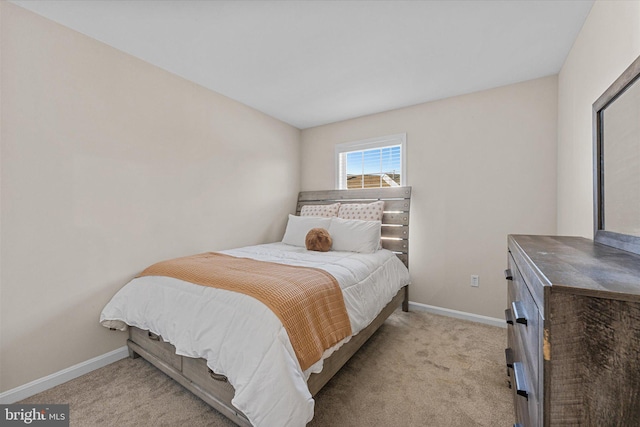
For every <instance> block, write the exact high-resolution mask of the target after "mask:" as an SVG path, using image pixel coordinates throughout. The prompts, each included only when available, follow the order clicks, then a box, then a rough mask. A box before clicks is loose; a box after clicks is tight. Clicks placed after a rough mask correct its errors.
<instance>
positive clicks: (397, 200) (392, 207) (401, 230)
mask: <svg viewBox="0 0 640 427" xmlns="http://www.w3.org/2000/svg"><path fill="white" fill-rule="evenodd" d="M376 200H384V215H383V217H382V247H383V248H385V249H388V250H390V251H392V252H395V253H396V255H398V258H400V260H401V261H402V262H403V263H404V265H406V266H407V267H409V207H410V205H411V187H385V188H367V189H362V190H325V191H302V192H300V194H299V195H298V206H297V208H296V214H297V215H300V210H301V209H302V207H303V206H304V205H321V204H330V203H336V202H340V203H370V202H375V201H376Z"/></svg>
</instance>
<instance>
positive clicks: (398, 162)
mask: <svg viewBox="0 0 640 427" xmlns="http://www.w3.org/2000/svg"><path fill="white" fill-rule="evenodd" d="M406 145H407V135H406V134H404V133H401V134H397V135H389V136H382V137H378V138H371V139H366V140H363V141H354V142H345V143H343V144H338V145H336V170H337V173H336V188H338V189H339V190H351V189H354V188H380V187H398V186H403V185H406V169H407V168H406V155H405V152H406Z"/></svg>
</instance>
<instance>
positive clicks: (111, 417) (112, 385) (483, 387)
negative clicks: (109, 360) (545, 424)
mask: <svg viewBox="0 0 640 427" xmlns="http://www.w3.org/2000/svg"><path fill="white" fill-rule="evenodd" d="M505 343H506V329H501V328H497V327H492V326H486V325H481V324H477V323H472V322H467V321H462V320H458V319H453V318H450V317H443V316H436V315H432V314H428V313H422V312H411V313H403V312H401V311H396V312H395V313H393V314H392V315H391V317H390V318H389V319H388V320H387V322H386V323H385V324H384V325H383V326H382V327H381V328H380V330H379V331H378V332H377V333H376V334H374V335H373V337H371V339H370V340H369V341H368V342H367V343H366V344H365V346H364V347H363V348H362V349H360V351H359V352H358V353H357V354H356V355H355V356H354V357H353V358H352V359H351V360H350V361H349V362H348V363H347V365H345V366H344V367H343V368H342V370H341V371H340V372H339V373H338V374H337V375H336V376H335V377H334V378H333V379H332V380H331V381H330V382H329V383H328V384H327V386H326V387H325V388H324V389H323V390H322V391H320V393H319V394H318V395H317V396H316V406H315V416H314V419H313V421H311V423H310V424H309V427H320V426H349V427H357V426H367V427H369V426H434V427H446V426H466V427H470V426H487V427H498V426H512V425H513V420H514V416H513V408H512V402H511V394H510V390H509V389H508V388H507V385H506V377H505V373H506V369H505V365H504V347H505ZM21 403H45V404H55V403H68V404H69V405H70V419H71V426H78V427H85V426H118V427H120V426H188V427H197V426H232V425H233V424H232V423H231V422H230V421H228V420H227V419H226V418H224V417H223V416H222V415H220V414H219V413H217V412H216V411H215V410H213V409H211V408H210V407H209V406H207V405H206V404H205V403H204V402H202V401H201V400H200V399H198V398H197V397H195V396H193V395H192V394H191V393H189V392H188V391H187V390H185V389H184V388H182V386H180V385H179V384H178V383H176V382H174V381H173V380H171V379H170V378H169V377H167V376H166V375H164V374H163V373H161V372H160V371H158V370H157V369H155V368H154V367H153V366H151V365H150V364H148V363H147V362H145V361H144V360H143V359H135V360H132V359H124V360H121V361H119V362H116V363H113V364H111V365H109V366H106V367H104V368H102V369H99V370H96V371H93V372H91V373H89V374H87V375H84V376H82V377H80V378H77V379H75V380H73V381H70V382H68V383H66V384H62V385H60V386H58V387H55V388H53V389H51V390H48V391H45V392H43V393H40V394H38V395H35V396H33V397H31V398H29V399H26V400H24V401H23V402H21ZM274 427H277V426H274Z"/></svg>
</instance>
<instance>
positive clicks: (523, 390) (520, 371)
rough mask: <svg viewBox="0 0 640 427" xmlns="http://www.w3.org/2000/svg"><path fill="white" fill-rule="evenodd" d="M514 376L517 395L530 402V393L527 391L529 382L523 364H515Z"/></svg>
mask: <svg viewBox="0 0 640 427" xmlns="http://www.w3.org/2000/svg"><path fill="white" fill-rule="evenodd" d="M513 376H514V377H515V382H516V393H517V394H518V395H519V396H522V397H524V398H525V399H527V400H529V392H528V391H527V380H526V379H525V376H524V367H523V366H522V363H521V362H515V363H514V364H513Z"/></svg>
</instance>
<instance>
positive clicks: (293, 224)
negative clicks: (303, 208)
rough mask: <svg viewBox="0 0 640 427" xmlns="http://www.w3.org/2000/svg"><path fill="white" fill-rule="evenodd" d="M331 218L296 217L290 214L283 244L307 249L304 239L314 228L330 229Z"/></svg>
mask: <svg viewBox="0 0 640 427" xmlns="http://www.w3.org/2000/svg"><path fill="white" fill-rule="evenodd" d="M330 225H331V218H319V217H315V216H305V217H302V216H295V215H291V214H289V221H288V222H287V229H286V230H285V231H284V237H282V243H286V244H287V245H293V246H302V247H303V248H306V246H305V243H304V239H305V238H306V237H307V233H308V232H309V230H311V229H312V228H324V229H326V230H328V229H329V226H330Z"/></svg>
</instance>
